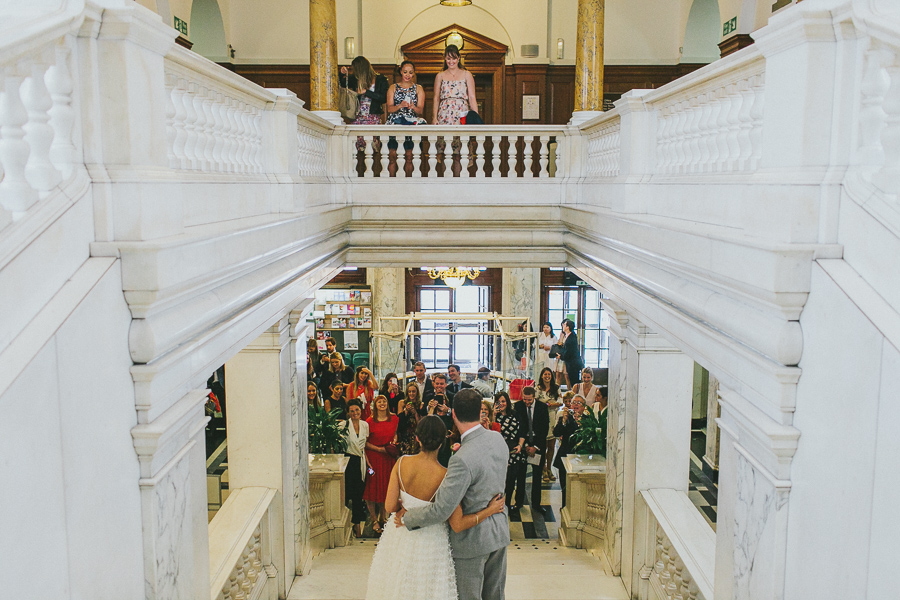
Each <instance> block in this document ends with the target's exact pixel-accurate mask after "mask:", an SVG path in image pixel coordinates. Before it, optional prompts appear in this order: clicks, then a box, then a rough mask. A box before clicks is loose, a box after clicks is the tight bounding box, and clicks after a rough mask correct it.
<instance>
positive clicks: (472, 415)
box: [453, 388, 482, 423]
mask: <svg viewBox="0 0 900 600" xmlns="http://www.w3.org/2000/svg"><path fill="white" fill-rule="evenodd" d="M481 400H482V398H481V392H479V391H478V390H476V389H474V388H465V389H463V390H460V391H459V393H457V394H456V395H455V396H453V412H454V413H456V418H457V420H459V422H460V423H477V422H478V421H481Z"/></svg>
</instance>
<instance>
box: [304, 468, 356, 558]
mask: <svg viewBox="0 0 900 600" xmlns="http://www.w3.org/2000/svg"><path fill="white" fill-rule="evenodd" d="M348 462H349V459H348V458H347V457H345V456H344V455H343V454H310V455H309V539H310V546H311V548H312V555H313V556H315V555H317V554H319V553H320V552H324V551H325V550H328V549H331V548H337V547H340V546H346V545H347V543H348V542H349V541H350V534H351V533H352V524H351V522H350V509H348V508H347V507H346V506H345V499H346V495H345V492H344V471H345V470H346V469H347V463H348Z"/></svg>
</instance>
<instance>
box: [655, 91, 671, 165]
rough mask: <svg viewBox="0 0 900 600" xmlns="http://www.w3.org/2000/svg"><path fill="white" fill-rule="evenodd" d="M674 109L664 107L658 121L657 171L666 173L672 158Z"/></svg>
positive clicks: (660, 111)
mask: <svg viewBox="0 0 900 600" xmlns="http://www.w3.org/2000/svg"><path fill="white" fill-rule="evenodd" d="M671 114H672V109H671V107H669V106H666V107H663V108H661V109H660V110H659V112H658V114H657V121H656V123H657V124H656V171H657V172H659V173H665V172H666V171H667V169H668V166H669V160H670V156H671V152H670V150H671V145H672V144H671V138H672V136H671V131H672V117H671Z"/></svg>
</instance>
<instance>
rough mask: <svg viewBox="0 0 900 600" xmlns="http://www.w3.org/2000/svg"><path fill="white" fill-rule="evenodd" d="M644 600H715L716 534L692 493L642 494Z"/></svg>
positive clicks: (641, 593)
mask: <svg viewBox="0 0 900 600" xmlns="http://www.w3.org/2000/svg"><path fill="white" fill-rule="evenodd" d="M635 508H636V510H637V511H638V512H639V514H641V515H642V519H641V520H642V524H643V526H644V527H643V530H642V531H636V532H635V537H636V538H637V537H638V536H640V537H641V538H642V542H643V544H645V545H644V546H643V548H642V551H643V556H644V563H643V565H642V566H640V570H639V574H640V579H641V586H640V588H639V590H638V597H639V598H641V600H712V598H713V572H714V564H715V546H716V539H715V533H714V532H713V530H712V528H710V527H709V525H707V523H706V521H704V519H703V517H702V516H701V515H700V512H699V511H698V510H697V509H696V508H695V507H694V505H693V504H691V501H690V500H689V499H688V497H687V494H685V493H684V492H679V491H676V490H670V489H657V490H645V491H642V492H641V493H640V496H639V497H638V502H637V505H636V507H635Z"/></svg>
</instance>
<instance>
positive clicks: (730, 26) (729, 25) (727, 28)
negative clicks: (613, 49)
mask: <svg viewBox="0 0 900 600" xmlns="http://www.w3.org/2000/svg"><path fill="white" fill-rule="evenodd" d="M176 29H177V27H176ZM733 31H737V17H731V20H730V21H725V23H724V24H723V25H722V37H725V36H726V35H728V34H729V33H731V32H733Z"/></svg>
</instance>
